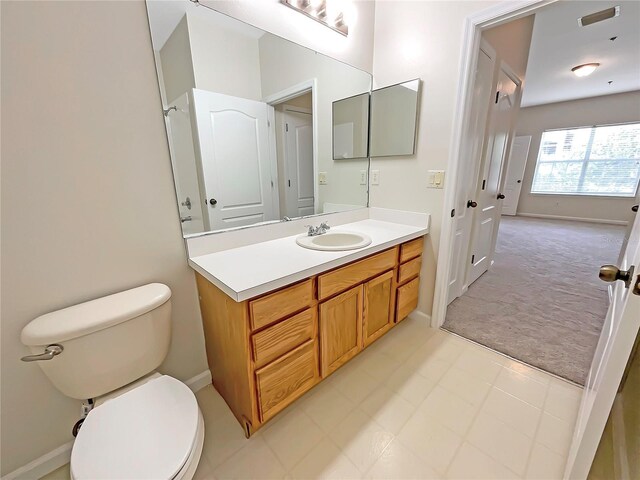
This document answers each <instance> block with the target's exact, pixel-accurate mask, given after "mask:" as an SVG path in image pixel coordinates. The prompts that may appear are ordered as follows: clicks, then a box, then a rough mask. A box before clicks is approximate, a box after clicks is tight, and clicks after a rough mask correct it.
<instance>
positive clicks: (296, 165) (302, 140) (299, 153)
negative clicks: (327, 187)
mask: <svg viewBox="0 0 640 480" xmlns="http://www.w3.org/2000/svg"><path fill="white" fill-rule="evenodd" d="M283 120H284V130H285V131H284V139H285V141H284V157H285V159H284V160H285V161H284V168H285V174H286V179H285V186H284V196H285V205H286V209H287V212H286V215H287V216H289V217H302V216H304V215H313V214H314V213H315V212H314V178H315V177H314V175H313V117H312V114H311V111H304V110H303V109H301V108H296V110H293V109H291V108H287V107H285V111H284V114H283Z"/></svg>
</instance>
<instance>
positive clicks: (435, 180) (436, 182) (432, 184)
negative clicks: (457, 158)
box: [427, 170, 444, 188]
mask: <svg viewBox="0 0 640 480" xmlns="http://www.w3.org/2000/svg"><path fill="white" fill-rule="evenodd" d="M427 188H444V170H429V171H427Z"/></svg>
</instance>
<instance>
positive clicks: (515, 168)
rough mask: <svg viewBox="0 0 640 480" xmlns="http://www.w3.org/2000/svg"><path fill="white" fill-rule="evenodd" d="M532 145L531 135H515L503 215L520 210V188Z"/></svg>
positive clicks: (506, 181) (507, 176) (505, 184)
mask: <svg viewBox="0 0 640 480" xmlns="http://www.w3.org/2000/svg"><path fill="white" fill-rule="evenodd" d="M530 145H531V135H524V136H520V137H515V138H514V139H513V144H512V145H511V154H510V155H509V164H508V166H507V175H506V178H505V182H504V192H503V193H504V196H505V199H504V201H503V202H502V215H515V214H516V211H517V210H518V201H519V200H520V190H522V178H523V177H524V169H525V167H526V166H527V157H528V155H529V146H530Z"/></svg>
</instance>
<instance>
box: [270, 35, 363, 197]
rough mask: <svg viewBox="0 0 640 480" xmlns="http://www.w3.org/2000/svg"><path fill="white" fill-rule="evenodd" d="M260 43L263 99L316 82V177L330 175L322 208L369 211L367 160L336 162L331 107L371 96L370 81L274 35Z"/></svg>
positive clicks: (322, 193)
mask: <svg viewBox="0 0 640 480" xmlns="http://www.w3.org/2000/svg"><path fill="white" fill-rule="evenodd" d="M259 43H260V67H261V68H260V71H261V74H262V76H261V78H262V95H263V97H265V98H266V97H268V96H270V95H273V94H275V93H278V92H281V91H283V90H285V89H288V88H290V87H292V86H294V85H297V84H300V83H302V82H305V81H307V80H312V79H316V80H317V89H316V91H315V92H313V94H314V95H315V100H316V102H317V111H316V112H314V113H315V121H316V122H317V132H318V139H317V141H318V152H317V153H318V159H317V162H318V172H327V185H320V186H319V200H320V205H321V206H322V205H323V203H324V202H331V203H339V204H348V205H362V206H366V204H367V186H366V185H360V171H361V170H366V169H367V168H368V159H353V160H337V161H334V160H333V154H332V143H331V141H332V126H331V107H332V103H333V101H334V100H338V99H341V98H346V97H350V96H352V95H356V94H359V93H363V92H368V91H369V88H370V85H371V76H370V75H369V74H368V73H366V72H363V71H361V70H358V69H356V68H353V67H351V66H349V65H345V64H344V63H341V62H336V61H335V60H334V59H331V58H328V57H326V56H324V55H317V54H316V53H315V52H313V51H312V50H309V49H306V48H301V47H300V46H298V45H295V44H293V43H291V42H288V41H285V40H283V39H281V38H280V37H277V36H275V35H271V34H266V35H264V36H262V38H260V42H259Z"/></svg>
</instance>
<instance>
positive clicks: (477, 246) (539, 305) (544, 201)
mask: <svg viewBox="0 0 640 480" xmlns="http://www.w3.org/2000/svg"><path fill="white" fill-rule="evenodd" d="M613 3H614V2H598V4H597V6H596V4H595V3H593V2H527V3H526V5H525V6H522V4H520V6H515V5H512V6H510V7H509V6H502V7H501V8H495V9H489V10H487V11H484V12H481V13H480V14H478V15H476V16H472V17H470V18H469V19H468V23H467V26H466V27H467V28H466V30H465V39H464V46H463V68H462V71H463V74H462V79H461V98H462V100H461V102H460V105H459V108H458V113H459V117H458V118H457V122H458V123H457V125H456V126H455V127H456V129H455V132H456V133H455V135H456V137H455V138H454V148H453V152H452V170H453V173H454V174H453V175H452V176H453V177H454V178H453V185H454V186H453V189H449V190H448V191H446V192H445V195H446V196H447V199H446V201H445V205H446V207H445V210H444V212H443V217H444V218H448V217H449V216H450V217H451V221H450V222H446V223H445V224H444V226H443V231H442V236H441V249H440V254H439V259H438V277H437V279H436V294H435V301H434V310H433V316H432V324H433V326H436V327H444V328H445V329H448V330H449V331H452V332H454V333H457V334H459V335H461V336H464V337H467V338H469V339H471V340H473V341H476V342H478V343H481V344H483V345H486V346H488V347H490V348H493V349H495V350H497V351H500V352H502V353H505V354H507V355H509V356H512V357H514V358H516V359H519V360H522V361H524V362H525V363H529V364H531V365H533V366H536V367H539V368H542V369H545V370H547V371H550V372H551V373H553V374H556V375H557V376H559V377H562V378H565V379H567V380H569V381H571V382H573V383H576V384H579V385H585V387H586V388H585V390H584V391H585V392H588V393H589V394H588V395H587V393H585V394H584V395H583V398H582V404H581V407H580V411H579V413H578V417H577V419H576V423H575V430H574V436H573V443H572V447H571V450H570V452H569V454H568V456H567V463H566V465H567V466H566V470H565V476H566V477H569V478H584V477H586V475H587V474H588V472H589V468H590V465H591V461H592V460H593V456H594V454H595V450H596V447H597V443H598V440H599V438H600V436H601V434H602V431H603V428H604V424H605V423H606V419H607V417H608V415H609V412H610V410H611V405H612V404H613V398H614V396H615V391H616V389H617V387H618V385H619V383H620V379H621V377H622V374H623V370H624V365H625V364H626V362H627V361H628V360H629V358H630V357H631V353H632V346H633V340H634V339H635V338H636V335H637V332H638V327H639V323H640V319H637V318H636V316H637V315H635V314H634V313H633V312H634V309H637V308H638V307H637V303H638V301H637V300H636V299H635V297H633V295H635V294H633V293H632V292H631V290H629V288H630V287H627V283H628V284H629V285H630V284H631V280H629V282H626V281H625V282H624V283H621V284H619V283H620V282H617V281H616V279H618V278H622V279H626V278H627V276H628V277H629V279H631V276H633V270H632V269H631V267H634V264H635V263H638V259H637V258H636V257H637V254H638V252H637V250H638V248H637V245H636V244H635V241H636V240H637V237H638V234H639V232H640V221H639V220H638V219H637V216H636V215H635V213H633V210H632V207H633V205H634V204H637V203H638V197H637V195H638V181H639V178H640V123H639V120H640V119H639V118H638V115H637V112H638V106H639V105H640V82H639V81H638V80H635V83H632V84H625V83H624V80H623V78H624V75H623V72H622V71H620V70H615V69H613V68H609V69H607V72H606V74H607V76H609V75H617V77H616V78H618V81H617V82H616V81H613V82H610V81H608V79H607V81H604V78H603V76H599V77H598V76H596V75H595V74H594V75H593V76H592V77H591V78H590V79H589V80H588V81H582V83H576V79H577V78H578V77H576V76H575V75H574V72H573V71H572V67H573V65H577V64H579V63H581V62H580V61H575V63H573V64H572V60H573V58H574V57H584V56H593V55H596V56H598V57H599V58H602V59H605V58H609V59H610V58H612V57H611V56H612V55H614V53H613V52H615V55H621V56H624V55H630V56H633V55H635V56H637V55H638V53H639V51H638V47H637V45H638V44H640V38H638V34H637V32H636V30H637V29H635V27H633V21H634V20H633V19H634V18H635V16H636V15H638V14H639V13H640V12H639V11H637V10H636V9H637V8H638V7H637V6H636V5H635V4H634V5H633V6H631V5H629V6H627V7H626V8H627V12H626V13H627V17H626V19H625V18H624V17H623V16H620V17H616V18H617V19H618V20H619V21H613V20H609V21H608V23H604V21H603V22H601V23H600V24H598V25H597V26H595V25H590V26H592V27H594V28H590V29H589V26H583V25H582V24H581V23H579V22H577V21H576V20H577V19H579V18H582V17H583V16H585V15H588V14H591V13H594V12H592V11H591V10H593V9H594V8H595V9H596V10H597V9H598V8H600V7H602V8H604V7H605V6H608V5H609V4H612V5H613ZM605 4H606V5H605ZM614 6H615V5H614ZM578 10H581V11H578ZM505 11H506V12H505ZM611 30H617V31H618V33H610V31H611ZM621 32H622V33H621ZM501 37H502V38H501ZM621 38H626V39H627V40H626V41H625V42H624V43H618V44H615V42H616V41H617V39H621ZM550 42H551V43H550ZM554 42H555V43H554ZM626 42H629V43H628V44H627V43H626ZM612 45H613V46H612ZM629 58H631V57H629ZM567 63H569V64H568V65H567ZM594 63H600V64H602V65H604V64H605V63H606V60H602V61H600V62H596V61H594ZM631 63H634V62H631ZM613 64H614V62H609V65H610V66H611V65H613ZM633 68H637V67H632V69H633ZM603 71H604V69H603V70H601V72H603ZM635 78H636V79H638V78H640V76H638V75H635ZM525 79H526V80H525ZM579 80H581V79H579ZM612 85H617V87H616V88H617V89H612V88H610V87H612ZM625 132H626V133H625ZM516 137H520V138H518V140H517V141H516ZM554 137H555V138H554ZM507 195H509V197H510V198H509V199H507ZM635 208H636V209H637V207H635ZM634 239H635V240H634ZM603 264H611V265H612V266H611V267H609V268H608V269H604V274H601V275H600V276H601V278H605V279H606V280H611V281H614V282H616V283H615V286H614V288H613V289H610V288H608V287H607V285H606V284H604V283H602V282H601V281H600V280H599V279H598V274H599V269H600V266H601V265H603ZM613 265H615V267H613ZM609 271H615V272H617V273H616V274H615V276H613V275H609ZM634 278H635V277H634ZM638 281H640V277H638ZM635 311H637V310H635ZM632 319H633V320H632ZM623 330H624V331H627V333H628V334H627V335H626V336H627V337H630V338H631V340H630V341H627V340H626V339H625V338H623V337H622V336H621V334H620V332H622V331H623ZM623 344H624V346H622V345H623Z"/></svg>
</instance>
